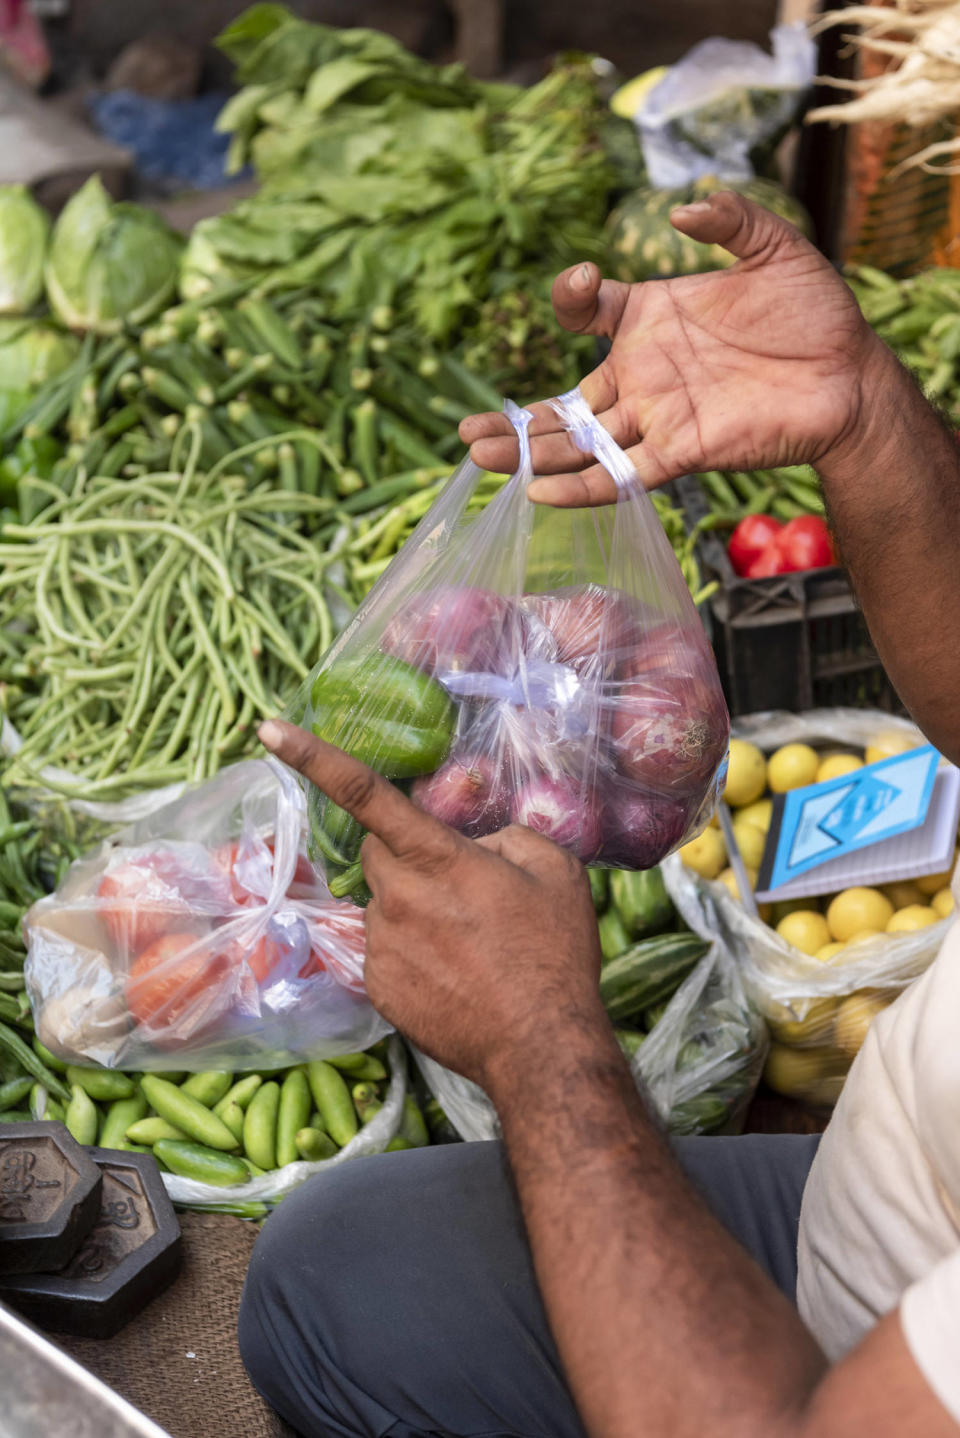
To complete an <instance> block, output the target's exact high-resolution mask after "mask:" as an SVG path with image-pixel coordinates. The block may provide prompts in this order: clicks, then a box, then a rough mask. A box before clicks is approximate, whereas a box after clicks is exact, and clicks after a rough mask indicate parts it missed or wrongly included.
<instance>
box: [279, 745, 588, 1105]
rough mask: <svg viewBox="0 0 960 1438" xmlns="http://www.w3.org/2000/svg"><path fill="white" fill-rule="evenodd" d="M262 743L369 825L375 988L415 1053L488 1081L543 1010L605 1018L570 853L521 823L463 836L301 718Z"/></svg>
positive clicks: (580, 1018)
mask: <svg viewBox="0 0 960 1438" xmlns="http://www.w3.org/2000/svg"><path fill="white" fill-rule="evenodd" d="M260 738H261V740H262V742H263V744H264V745H265V747H266V748H268V749H270V750H271V751H272V752H273V753H274V754H276V755H277V757H278V758H280V759H282V760H283V761H284V762H285V763H287V764H289V765H291V767H292V768H294V769H298V770H299V771H300V773H301V774H303V775H305V777H306V778H308V779H309V780H311V782H312V783H314V784H316V786H317V788H318V789H320V790H322V791H323V793H324V794H326V795H328V796H329V797H330V798H331V799H332V800H333V801H334V803H336V804H339V805H340V806H341V807H342V808H344V809H346V810H347V812H348V813H350V814H352V815H353V817H354V818H355V819H357V820H358V821H359V823H361V824H362V825H363V827H364V828H365V829H367V830H369V834H368V837H367V838H366V839H365V840H364V844H363V850H362V859H363V870H364V874H365V876H366V880H367V883H368V885H369V886H370V889H371V892H372V893H373V899H372V900H371V902H370V904H369V906H368V908H367V957H366V967H365V982H366V988H367V993H368V994H369V996H370V1000H371V1002H372V1003H373V1005H374V1007H375V1008H376V1009H377V1010H378V1011H379V1012H380V1013H381V1014H383V1016H384V1018H386V1019H388V1020H389V1021H390V1023H392V1024H394V1025H395V1026H396V1027H397V1028H398V1029H399V1030H400V1031H401V1033H403V1034H405V1035H406V1036H407V1037H408V1038H409V1039H411V1040H412V1041H413V1043H415V1044H416V1045H417V1047H418V1048H421V1049H423V1051H424V1052H425V1053H428V1054H430V1056H431V1057H432V1058H435V1059H437V1060H438V1061H439V1062H440V1063H443V1064H446V1065H447V1066H448V1067H450V1068H454V1069H456V1070H457V1071H458V1072H459V1073H462V1074H464V1075H465V1076H466V1077H467V1078H472V1079H474V1080H475V1081H476V1082H478V1083H481V1084H483V1083H484V1079H485V1077H486V1075H487V1073H488V1071H489V1070H490V1068H491V1066H493V1065H496V1064H498V1062H499V1061H500V1060H501V1059H503V1060H505V1061H509V1060H511V1059H512V1058H513V1056H514V1055H519V1054H521V1053H522V1052H523V1049H524V1045H525V1043H526V1042H527V1041H528V1039H529V1037H530V1035H531V1034H532V1033H533V1032H534V1031H535V1030H536V1029H537V1028H538V1027H540V1026H542V1024H543V1022H544V1015H545V1014H549V1015H550V1021H551V1022H552V1023H557V1022H562V1021H563V1020H565V1019H569V1020H571V1021H573V1022H575V1023H582V1022H584V1021H585V1020H586V1019H587V1018H588V1017H589V1018H590V1019H592V1020H593V1021H597V1020H599V1021H600V1022H603V1019H604V1016H603V1009H602V1006H601V1004H600V999H599V995H598V989H597V980H598V977H599V973H600V944H599V938H598V934H597V922H596V916H595V914H594V911H593V904H592V902H591V899H590V886H589V884H588V883H587V878H586V873H585V871H584V869H583V867H582V866H581V864H580V863H579V862H578V861H577V860H576V859H575V858H574V857H573V856H572V855H571V854H568V853H567V852H566V851H565V850H563V849H559V848H557V846H556V845H555V844H552V843H551V842H550V840H549V839H544V838H543V837H541V836H540V835H539V834H534V833H532V832H531V831H530V830H529V829H524V828H519V827H516V826H512V827H510V828H508V829H503V830H501V831H500V833H498V834H494V835H491V836H490V837H489V838H486V839H477V840H471V839H465V838H463V837H462V836H461V835H460V834H457V833H455V832H454V831H453V830H452V829H449V828H448V827H447V826H446V825H445V824H442V823H440V821H439V820H438V819H434V818H432V817H431V816H430V815H428V814H424V813H423V812H422V810H420V809H417V808H415V806H414V805H413V804H411V802H410V800H409V799H408V798H407V797H406V796H405V795H404V794H401V792H400V790H399V789H396V788H394V786H393V785H392V784H389V783H388V782H387V781H386V780H385V779H381V778H380V777H379V775H377V774H375V773H374V772H373V771H372V770H371V769H368V768H367V766H366V765H365V764H361V763H360V762H359V760H357V759H353V758H351V757H350V756H348V755H347V754H344V753H342V752H341V751H340V750H339V749H336V748H334V747H333V745H331V744H325V743H324V742H323V741H322V740H320V739H317V738H315V737H314V736H313V735H312V734H309V733H306V732H305V731H304V730H302V729H298V728H296V727H295V726H294V725H293V724H284V723H280V722H278V721H270V722H268V723H266V724H264V725H262V726H261V728H260Z"/></svg>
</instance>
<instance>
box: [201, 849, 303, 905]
mask: <svg viewBox="0 0 960 1438" xmlns="http://www.w3.org/2000/svg"><path fill="white" fill-rule="evenodd" d="M267 848H268V850H269V851H270V859H271V862H272V861H273V853H274V851H273V840H272V839H268V840H267ZM239 850H240V845H239V844H221V845H220V846H219V847H218V848H216V849H214V851H213V862H214V863H215V864H216V866H217V868H218V869H222V870H223V872H224V873H225V874H227V875H229V878H230V894H231V897H232V899H233V902H234V903H235V904H240V905H247V904H263V903H265V902H266V900H265V899H263V898H261V897H260V895H259V894H251V892H250V890H249V889H247V888H245V887H244V885H243V884H242V883H241V882H240V879H239V877H238V875H237V871H236V868H235V865H236V862H237V854H238V852H239ZM316 883H317V878H316V875H315V874H314V872H313V867H312V865H311V863H310V860H309V859H308V858H307V856H306V854H298V855H297V864H296V868H295V869H294V871H293V878H292V879H291V880H290V889H293V888H294V886H295V885H296V886H303V887H309V888H315V887H316Z"/></svg>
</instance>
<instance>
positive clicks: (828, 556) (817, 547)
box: [777, 514, 837, 574]
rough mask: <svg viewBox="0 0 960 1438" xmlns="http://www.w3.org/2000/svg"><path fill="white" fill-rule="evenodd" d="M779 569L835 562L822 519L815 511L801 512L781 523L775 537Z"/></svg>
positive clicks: (781, 570) (781, 571)
mask: <svg viewBox="0 0 960 1438" xmlns="http://www.w3.org/2000/svg"><path fill="white" fill-rule="evenodd" d="M777 549H778V550H779V551H780V573H781V574H787V573H789V572H790V571H791V570H797V569H824V568H826V567H827V566H828V565H830V564H836V562H837V561H836V557H835V555H834V552H833V545H832V544H831V543H830V531H829V530H828V529H827V525H826V521H825V520H823V519H821V518H820V516H819V515H816V514H804V515H802V516H801V517H800V518H799V519H791V520H790V522H789V523H788V524H785V525H784V526H783V529H782V531H781V533H780V535H779V536H778V538H777Z"/></svg>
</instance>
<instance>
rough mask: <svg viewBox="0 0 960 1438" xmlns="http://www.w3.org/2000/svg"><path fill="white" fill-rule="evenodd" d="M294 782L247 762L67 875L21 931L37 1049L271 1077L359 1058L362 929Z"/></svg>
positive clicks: (117, 1063)
mask: <svg viewBox="0 0 960 1438" xmlns="http://www.w3.org/2000/svg"><path fill="white" fill-rule="evenodd" d="M305 830H306V812H305V803H304V798H303V793H302V791H301V789H300V786H299V784H298V783H297V782H296V780H295V779H294V778H293V777H292V776H291V775H290V774H289V773H288V772H287V771H286V770H285V769H284V768H283V767H282V766H281V765H279V764H277V763H275V762H274V761H273V760H269V759H266V760H259V759H258V760H250V761H248V762H246V763H242V764H235V765H233V766H231V767H229V768H227V769H224V770H222V771H221V772H220V773H219V774H218V775H216V777H215V778H213V779H211V780H209V781H208V782H207V783H205V784H202V785H200V786H198V787H196V788H193V789H190V790H187V791H186V792H185V793H184V794H183V795H182V796H181V797H180V798H178V799H177V800H175V801H174V802H173V803H171V804H168V805H165V806H164V807H163V808H161V809H159V810H157V811H156V812H155V813H154V814H152V815H151V816H150V817H149V818H147V819H143V820H141V821H139V822H138V823H137V824H134V825H132V826H131V827H130V828H128V829H126V830H124V831H122V832H121V833H120V834H118V835H116V836H115V837H114V838H113V839H111V840H110V841H108V842H106V843H104V844H103V845H101V847H100V848H99V849H98V850H97V851H96V852H94V853H92V854H90V855H87V856H85V857H84V858H82V859H80V860H78V861H77V862H76V863H74V864H72V865H71V867H70V869H69V870H68V872H67V874H66V876H65V878H64V880H63V882H62V883H61V884H60V886H59V888H58V889H57V891H56V892H55V893H54V894H51V895H49V896H48V897H47V898H44V899H41V900H40V901H39V902H38V903H36V904H35V905H34V906H33V908H32V909H31V910H30V912H29V913H28V915H27V917H26V920H25V925H24V927H25V931H26V936H27V945H28V954H27V960H26V964H25V967H24V976H25V979H26V984H27V990H28V993H29V995H30V1001H31V1005H32V1007H33V1013H34V1017H35V1021H36V1027H37V1034H38V1036H39V1038H40V1039H41V1041H42V1042H43V1043H44V1044H46V1046H47V1047H48V1048H49V1049H51V1050H52V1051H53V1052H54V1053H55V1054H58V1055H59V1056H60V1057H62V1058H64V1059H67V1060H69V1061H71V1062H81V1063H82V1062H84V1061H87V1062H94V1063H98V1064H103V1065H106V1066H107V1067H111V1068H125V1069H141V1070H160V1071H162V1070H164V1069H176V1070H180V1069H211V1068H229V1069H231V1070H234V1071H236V1070H243V1069H256V1070H258V1071H262V1070H263V1069H270V1068H281V1067H284V1066H285V1065H288V1064H294V1063H298V1062H300V1061H301V1060H303V1059H321V1058H326V1057H328V1056H330V1055H332V1054H339V1053H353V1052H356V1051H358V1050H361V1049H366V1048H368V1047H369V1046H370V1044H372V1043H374V1042H376V1040H377V1039H379V1038H381V1037H383V1035H384V1034H385V1033H387V1032H388V1031H389V1030H388V1026H387V1025H386V1024H385V1023H384V1022H383V1020H382V1019H381V1018H380V1017H379V1015H378V1014H377V1013H376V1012H375V1011H374V1009H373V1008H372V1007H371V1005H370V1003H369V1001H368V1000H367V998H366V995H365V992H364V988H363V957H364V920H363V913H362V911H361V910H359V909H357V908H356V907H355V906H354V905H353V904H350V903H346V902H344V901H342V900H338V899H334V898H332V897H331V896H330V893H329V891H328V890H327V888H326V886H325V885H324V883H323V881H322V880H321V879H319V878H318V877H317V876H316V873H315V871H314V868H313V866H312V865H311V864H310V863H309V862H308V860H307V858H306V853H305V848H304V843H305Z"/></svg>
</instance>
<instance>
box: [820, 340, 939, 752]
mask: <svg viewBox="0 0 960 1438" xmlns="http://www.w3.org/2000/svg"><path fill="white" fill-rule="evenodd" d="M862 387H863V414H864V415H865V416H866V417H865V418H864V419H862V420H861V423H860V425H859V426H858V429H857V431H856V432H855V433H853V434H851V435H849V436H847V437H845V439H844V441H843V442H842V443H841V444H840V445H839V446H838V448H837V449H836V450H835V451H834V452H832V453H830V454H828V455H826V456H825V458H824V460H823V461H822V463H821V464H820V465H818V469H819V472H820V477H821V481H822V483H823V489H824V494H825V497H826V501H827V508H828V511H829V514H830V519H831V522H832V524H833V527H834V529H835V532H836V536H837V541H838V547H839V550H840V557H841V559H842V561H843V563H844V564H845V565H846V567H847V569H848V570H849V572H850V576H851V579H852V580H853V584H854V588H855V590H856V593H857V596H858V598H859V601H860V604H861V606H862V608H863V612H864V615H865V617H866V620H867V625H868V627H869V630H870V634H871V636H872V638H873V641H874V643H875V645H876V647H877V652H878V653H879V655H880V658H881V659H882V661H883V664H884V667H885V668H886V670H887V672H888V673H889V675H890V678H891V679H892V681H893V684H894V686H895V688H896V690H897V692H898V694H899V695H900V697H901V699H902V700H903V702H904V703H905V704H906V706H907V708H908V709H909V710H910V713H911V714H912V715H913V717H914V718H915V719H916V721H917V723H918V724H919V726H920V728H921V729H922V730H923V731H924V733H925V734H926V735H927V736H928V737H929V738H930V740H931V741H932V742H933V743H934V744H936V746H937V747H938V748H939V749H940V750H942V752H943V753H944V754H946V755H947V756H948V757H949V758H951V759H953V760H954V761H955V762H956V761H960V668H958V666H957V662H956V646H957V637H958V635H960V446H958V445H957V443H956V441H955V440H954V438H953V436H952V434H951V432H950V431H949V430H948V429H947V428H946V426H945V425H944V423H943V422H942V421H941V419H940V417H939V416H938V415H937V414H936V412H935V411H934V410H933V409H932V408H931V406H930V405H929V404H928V403H927V401H926V400H925V399H924V397H923V395H922V394H921V393H920V392H919V390H918V389H917V387H916V385H915V384H914V382H913V380H912V379H911V378H910V376H909V375H908V374H907V372H906V371H905V370H904V369H903V368H902V367H901V366H900V365H899V363H898V362H897V360H896V359H895V358H894V356H893V355H892V354H891V353H890V351H889V350H887V349H886V348H885V347H884V346H883V345H881V344H880V342H879V340H878V341H877V343H876V348H875V349H874V351H873V353H872V356H871V360H870V362H869V363H868V365H867V367H866V368H865V371H864V374H863V378H862Z"/></svg>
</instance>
